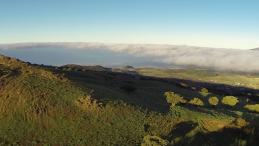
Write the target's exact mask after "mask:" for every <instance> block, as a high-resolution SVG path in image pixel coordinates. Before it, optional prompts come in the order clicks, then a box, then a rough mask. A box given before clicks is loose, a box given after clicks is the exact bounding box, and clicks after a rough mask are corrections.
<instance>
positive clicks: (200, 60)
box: [0, 43, 259, 72]
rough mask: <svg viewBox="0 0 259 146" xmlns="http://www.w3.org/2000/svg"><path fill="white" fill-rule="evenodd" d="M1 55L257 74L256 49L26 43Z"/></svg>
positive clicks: (55, 61)
mask: <svg viewBox="0 0 259 146" xmlns="http://www.w3.org/2000/svg"><path fill="white" fill-rule="evenodd" d="M0 53H2V54H4V55H7V56H11V57H17V58H19V59H22V60H24V61H29V62H32V63H37V64H46V65H65V64H80V65H103V66H107V67H113V66H124V65H132V66H135V67H160V68H172V67H185V68H186V67H187V68H188V67H197V68H205V69H213V70H223V71H241V72H259V51H258V50H238V49H222V48H204V47H193V46H175V45H151V44H135V45H134V44H133V45H132V44H103V43H26V44H9V45H0Z"/></svg>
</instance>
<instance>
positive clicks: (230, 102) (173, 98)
mask: <svg viewBox="0 0 259 146" xmlns="http://www.w3.org/2000/svg"><path fill="white" fill-rule="evenodd" d="M203 92H204V93H207V92H208V91H207V90H206V91H205V89H204V90H203ZM164 96H165V97H166V100H167V102H168V103H169V104H170V105H171V106H175V105H177V104H191V105H195V106H204V105H205V103H204V101H203V100H202V99H201V98H197V97H195V98H192V99H190V100H186V99H185V98H184V97H182V96H181V95H179V94H176V93H174V92H165V94H164ZM208 103H209V104H210V105H211V106H213V107H216V106H217V105H218V104H219V103H221V104H222V105H225V106H229V107H234V106H236V105H237V104H238V103H239V99H238V98H237V97H235V96H224V97H223V98H222V99H221V100H220V99H219V98H218V97H216V96H212V97H209V98H208ZM244 108H245V109H247V110H250V111H254V112H259V104H248V105H245V106H244Z"/></svg>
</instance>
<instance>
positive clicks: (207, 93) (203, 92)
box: [200, 88, 210, 96]
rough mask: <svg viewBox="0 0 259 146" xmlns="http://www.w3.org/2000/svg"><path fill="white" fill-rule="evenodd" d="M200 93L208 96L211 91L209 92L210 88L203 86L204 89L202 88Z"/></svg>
mask: <svg viewBox="0 0 259 146" xmlns="http://www.w3.org/2000/svg"><path fill="white" fill-rule="evenodd" d="M200 94H201V95H202V96H208V95H209V94H210V93H209V90H208V89H206V88H202V89H201V90H200Z"/></svg>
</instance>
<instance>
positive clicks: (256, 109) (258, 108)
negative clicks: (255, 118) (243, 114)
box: [244, 104, 259, 112]
mask: <svg viewBox="0 0 259 146" xmlns="http://www.w3.org/2000/svg"><path fill="white" fill-rule="evenodd" d="M244 108H246V109H248V110H250V111H254V112H259V104H248V105H245V107H244Z"/></svg>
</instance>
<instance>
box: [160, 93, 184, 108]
mask: <svg viewBox="0 0 259 146" xmlns="http://www.w3.org/2000/svg"><path fill="white" fill-rule="evenodd" d="M164 96H165V97H166V101H167V102H168V103H170V104H171V105H172V106H175V105H177V104H179V103H186V101H185V100H184V98H183V97H182V96H180V95H178V94H176V93H174V92H165V94H164Z"/></svg>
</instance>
